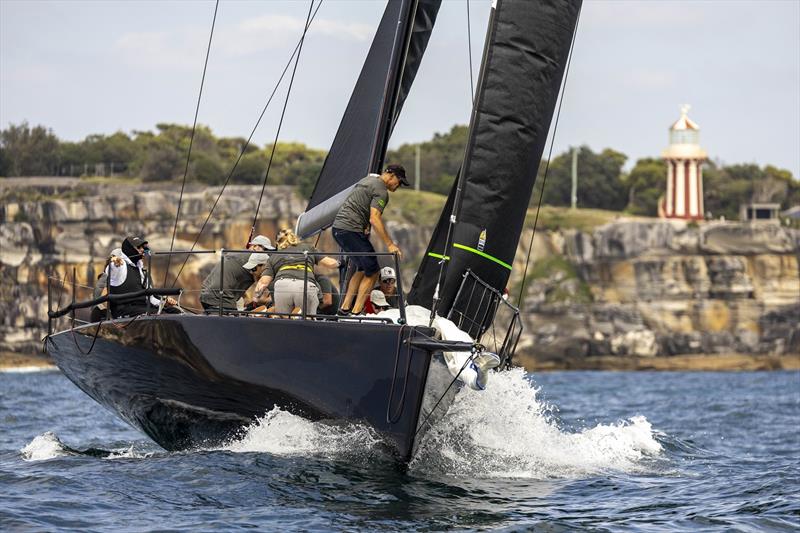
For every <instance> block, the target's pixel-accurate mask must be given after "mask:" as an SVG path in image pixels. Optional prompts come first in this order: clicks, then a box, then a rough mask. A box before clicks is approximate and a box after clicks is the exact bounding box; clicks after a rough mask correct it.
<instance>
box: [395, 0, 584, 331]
mask: <svg viewBox="0 0 800 533" xmlns="http://www.w3.org/2000/svg"><path fill="white" fill-rule="evenodd" d="M580 6H581V0H537V1H535V2H522V1H512V0H509V1H504V0H498V1H497V3H496V6H495V7H494V9H493V12H492V15H491V18H490V23H489V29H488V34H487V38H486V47H485V49H484V55H483V63H482V65H481V73H480V77H479V80H478V92H477V95H476V99H475V106H474V108H473V113H472V118H471V121H470V133H469V138H468V143H467V147H466V151H465V155H464V163H463V165H462V169H461V172H460V174H459V177H458V179H457V180H456V183H455V184H454V186H453V190H452V191H451V193H450V197H449V198H448V201H447V204H446V205H445V210H444V211H443V212H442V216H441V218H440V220H439V223H438V224H437V226H436V229H435V230H434V233H433V236H432V238H431V242H430V244H429V245H428V249H427V252H426V254H425V257H424V258H423V260H422V264H421V265H420V268H419V271H418V272H417V276H416V278H415V279H414V283H413V285H412V288H411V293H410V295H409V297H408V301H409V302H410V303H413V304H418V305H423V306H426V307H430V306H431V304H432V302H433V297H434V292H435V289H436V285H437V280H438V279H439V271H440V261H441V260H442V258H443V257H446V258H448V260H447V265H446V275H445V276H444V277H443V281H442V285H441V286H440V288H439V305H438V308H437V312H438V314H440V315H443V316H446V315H447V314H448V311H449V310H450V309H451V307H452V306H453V304H454V299H455V296H456V293H457V291H458V290H459V286H460V285H461V282H462V276H463V274H464V272H466V271H467V270H468V269H469V270H470V271H471V272H472V273H473V274H475V275H476V276H478V277H479V278H480V279H481V280H483V281H484V282H485V283H486V284H487V285H489V286H490V287H492V288H494V289H496V290H497V291H501V292H502V290H503V289H504V288H505V286H506V283H507V282H508V278H509V276H510V274H511V268H512V264H513V262H514V254H515V252H516V249H517V243H518V241H519V236H520V233H521V231H522V225H523V223H524V221H525V213H526V211H527V208H528V202H529V201H530V197H531V192H532V190H533V186H534V183H535V181H536V172H537V170H538V166H539V161H540V159H541V157H542V153H543V151H544V145H545V141H546V138H547V132H548V130H549V128H550V122H551V120H552V117H553V112H554V109H555V105H556V100H557V97H558V92H559V87H560V86H561V81H562V78H563V75H564V69H565V65H566V62H567V58H568V55H569V49H570V45H571V41H572V36H573V33H574V31H575V27H576V24H577V18H578V12H579V11H580ZM459 189H460V190H459ZM451 215H454V216H455V219H456V222H455V224H454V225H453V227H452V230H451V236H450V242H449V243H448V242H447V236H448V227H449V225H450V224H451ZM459 305H461V300H459ZM467 305H468V309H467V310H462V311H461V312H466V313H467V314H468V315H471V319H473V320H475V321H477V322H478V323H479V325H482V328H485V325H486V323H487V322H488V321H490V320H491V318H492V317H491V316H490V315H492V314H493V309H492V306H493V305H495V304H494V303H491V302H490V300H488V299H487V300H485V301H481V302H472V303H469V304H467ZM482 328H481V329H480V332H482V331H483V329H482Z"/></svg>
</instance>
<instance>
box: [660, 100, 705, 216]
mask: <svg viewBox="0 0 800 533" xmlns="http://www.w3.org/2000/svg"><path fill="white" fill-rule="evenodd" d="M689 108H690V106H689V105H683V106H681V118H679V119H678V120H677V121H676V122H675V124H673V125H672V127H670V129H669V146H668V147H667V149H666V150H664V151H663V152H661V157H662V158H663V159H664V161H665V162H666V164H667V195H666V197H665V198H664V200H663V203H662V205H661V206H660V207H661V209H659V212H660V215H661V216H663V217H665V218H681V219H687V220H697V219H702V218H703V171H702V168H701V166H702V164H703V161H705V160H706V159H707V157H706V152H705V150H703V149H702V148H700V126H698V125H697V123H696V122H694V121H693V120H692V119H690V118H689V115H688V113H689Z"/></svg>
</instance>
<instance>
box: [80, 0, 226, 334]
mask: <svg viewBox="0 0 800 533" xmlns="http://www.w3.org/2000/svg"><path fill="white" fill-rule="evenodd" d="M218 9H219V0H217V2H216V3H215V4H214V18H213V19H212V20H211V34H210V35H209V36H208V48H206V60H205V63H203V77H202V78H201V79H200V93H199V94H198V95H197V105H196V106H195V108H194V122H193V123H192V136H191V137H189V151H188V153H187V154H186V166H185V167H184V169H183V183H181V194H180V196H179V197H178V210H177V211H175V227H174V228H172V241H171V242H170V243H169V251H170V252H171V251H172V250H173V247H174V246H175V235H176V234H177V233H178V218H179V217H180V216H181V204H182V203H183V189H184V188H185V187H186V176H187V174H189V160H190V159H191V157H192V145H193V144H194V133H195V130H196V129H197V115H198V114H199V113H200V99H201V97H202V96H203V85H204V84H205V81H206V69H207V68H208V56H209V55H210V54H211V40H212V39H213V38H214V26H215V25H216V23H217V10H218ZM171 260H172V256H171V255H168V256H167V268H166V270H164V285H166V284H167V276H169V265H170V262H171ZM92 345H93V346H94V343H92Z"/></svg>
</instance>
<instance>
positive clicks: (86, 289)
mask: <svg viewBox="0 0 800 533" xmlns="http://www.w3.org/2000/svg"><path fill="white" fill-rule="evenodd" d="M217 253H219V274H220V278H219V279H220V281H219V287H221V290H220V289H217V292H218V308H217V309H215V310H214V314H217V315H220V316H221V315H227V316H262V317H273V318H294V319H298V318H299V319H302V320H306V319H320V320H331V321H333V320H336V321H338V320H346V321H347V322H372V323H376V322H377V323H392V320H390V319H388V318H385V317H377V316H373V315H357V316H356V315H350V316H347V317H341V316H338V315H336V314H333V315H329V314H323V313H309V312H308V310H307V309H306V306H305V305H303V306H302V307H301V310H300V314H293V313H278V312H275V311H269V310H263V311H255V310H252V309H246V310H232V309H226V308H224V306H223V299H224V297H225V296H228V295H233V296H237V298H238V296H243V295H244V293H245V292H247V291H239V292H241V294H237V291H234V290H233V289H231V288H225V287H224V284H223V282H222V280H223V279H224V273H225V258H226V257H228V256H231V255H237V254H252V253H265V254H268V255H270V256H272V255H275V256H280V255H291V256H298V255H301V253H302V255H303V256H304V261H305V266H306V268H304V269H303V272H304V275H303V281H304V284H303V302H305V301H306V300H307V296H308V283H309V281H310V280H309V273H310V272H313V264H314V261H313V258H314V257H334V258H337V259H338V260H339V261H340V263H341V262H342V261H345V263H344V264H345V272H346V271H347V268H346V265H347V263H346V261H349V258H350V257H365V256H372V257H376V258H388V259H390V260H391V264H393V266H394V269H395V272H396V273H397V302H398V307H399V312H400V319H399V321H398V322H399V323H401V324H405V322H406V312H405V301H404V298H405V297H404V294H403V284H402V276H401V275H400V261H399V257H398V256H397V255H396V254H392V253H388V252H312V251H304V252H298V251H296V250H295V251H291V250H269V251H265V252H254V251H253V250H242V249H232V250H227V249H221V250H219V252H217V251H216V250H174V251H171V252H169V251H164V252H151V253H150V254H148V255H147V256H146V261H147V264H146V269H145V271H146V274H147V279H148V283H147V286H148V288H147V289H145V290H143V291H136V292H132V293H126V294H110V286H109V282H108V281H107V282H106V287H105V289H106V290H105V292H106V294H104V295H102V296H100V297H98V298H95V297H94V290H95V287H94V286H89V285H83V284H80V283H78V282H77V271H76V268H74V267H73V269H72V279H71V280H70V279H69V275H68V273H65V275H64V278H63V279H61V278H59V277H56V276H52V275H51V276H48V278H47V315H48V335H50V334H52V333H53V331H54V326H57V325H58V323H57V322H58V320H59V319H61V318H63V317H67V316H68V317H69V319H70V322H69V327H70V328H73V327H75V325H76V324H89V323H92V321H91V320H87V318H89V317H88V316H78V317H76V315H75V311H79V310H84V309H91V308H94V307H96V306H103V305H104V304H105V309H104V310H103V320H111V319H112V315H111V310H110V304H111V303H122V302H126V301H131V300H136V299H139V298H145V300H146V302H147V308H146V309H147V310H146V312H145V313H144V315H152V314H160V313H161V312H162V310H163V305H162V306H156V305H153V304H151V303H150V298H149V297H150V296H156V297H164V296H177V297H178V302H179V305H180V306H181V309H182V310H184V311H188V312H191V313H195V314H208V313H207V312H205V311H204V310H202V309H193V308H192V307H190V305H191V303H190V304H185V303H182V302H181V299H180V297H181V296H182V295H184V294H185V293H197V294H198V296H199V292H200V291H199V289H198V290H187V289H183V288H167V287H163V288H157V287H153V282H152V275H151V273H152V272H153V264H152V263H153V260H154V258H161V257H164V256H172V255H177V256H180V255H183V256H185V255H204V254H217ZM387 262H388V261H385V260H384V261H382V263H384V264H385V263H387ZM107 266H108V261H106V264H105V265H104V266H103V269H105V268H106V267H107ZM165 279H166V278H165ZM337 285H338V284H337ZM341 288H342V289H343V288H344V287H341ZM65 292H66V293H67V294H68V296H67V297H68V298H69V300H67V304H66V305H65V306H63V307H62V306H61V302H62V300H63V299H64V298H63V297H64V293H65ZM79 293H82V294H85V295H86V296H85V297H81V296H79ZM342 297H344V294H343V293H342ZM190 301H191V298H190Z"/></svg>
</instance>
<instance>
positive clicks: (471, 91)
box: [467, 0, 475, 106]
mask: <svg viewBox="0 0 800 533" xmlns="http://www.w3.org/2000/svg"><path fill="white" fill-rule="evenodd" d="M467 50H469V94H470V96H471V97H472V105H473V106H474V105H475V82H474V81H472V25H471V24H470V23H469V0H467Z"/></svg>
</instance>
